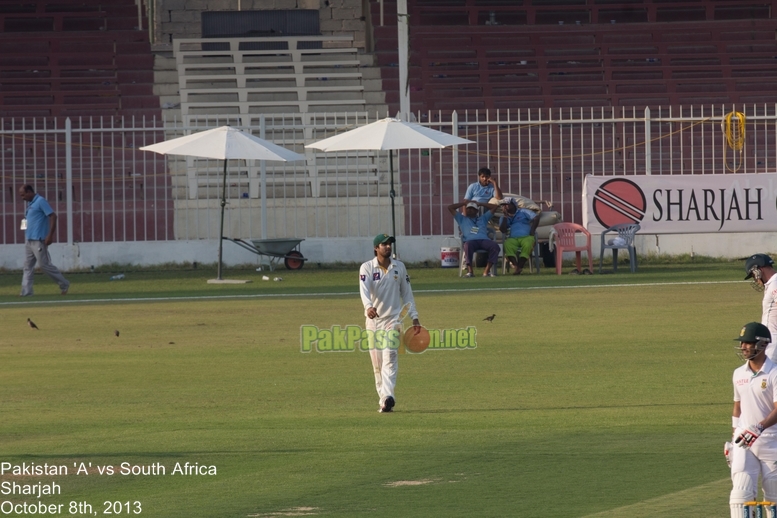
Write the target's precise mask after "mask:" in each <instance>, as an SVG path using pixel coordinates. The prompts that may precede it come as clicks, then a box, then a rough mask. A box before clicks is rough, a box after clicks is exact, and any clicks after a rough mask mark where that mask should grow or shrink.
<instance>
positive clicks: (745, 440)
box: [734, 423, 764, 448]
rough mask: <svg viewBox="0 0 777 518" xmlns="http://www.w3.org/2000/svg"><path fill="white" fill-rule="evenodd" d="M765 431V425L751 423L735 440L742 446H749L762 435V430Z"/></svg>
mask: <svg viewBox="0 0 777 518" xmlns="http://www.w3.org/2000/svg"><path fill="white" fill-rule="evenodd" d="M763 431H764V427H763V426H762V425H761V424H760V423H758V424H756V425H749V426H748V427H747V429H745V431H743V432H742V433H741V434H739V437H737V439H736V440H735V441H734V442H735V443H736V444H737V445H738V446H739V447H740V448H749V447H751V446H752V445H753V443H754V442H755V440H756V439H758V437H760V435H761V432H763Z"/></svg>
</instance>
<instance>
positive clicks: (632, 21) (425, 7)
mask: <svg viewBox="0 0 777 518" xmlns="http://www.w3.org/2000/svg"><path fill="white" fill-rule="evenodd" d="M410 4H411V5H410V6H409V9H410V13H409V14H410V16H409V20H410V23H411V26H410V65H409V76H410V85H411V86H410V89H411V92H412V94H411V102H412V108H413V110H414V111H418V110H421V111H427V110H452V109H454V108H455V109H458V110H462V109H505V108H511V109H515V108H539V107H545V108H552V107H559V108H563V107H571V106H574V107H580V106H583V107H586V106H592V107H597V106H638V107H644V106H668V105H674V106H679V105H690V104H695V105H699V104H715V103H745V102H747V103H751V102H775V101H777V92H776V90H775V87H776V86H777V61H776V60H777V43H775V41H774V21H773V18H772V12H771V9H770V8H769V6H768V5H766V4H754V5H744V4H743V3H742V2H733V1H730V0H729V1H718V0H708V1H705V2H691V1H677V2H672V3H671V4H670V3H667V2H659V1H657V0H654V1H644V2H593V1H590V0H589V1H584V0H580V1H574V2H573V1H566V0H550V1H543V2H528V1H525V2H521V1H519V2H510V3H509V5H507V4H508V3H506V2H488V3H485V2H480V1H476V0H462V1H459V2H443V1H435V0H425V1H423V2H417V3H416V2H412V3H410ZM503 4H504V5H503ZM371 5H372V17H373V20H377V19H379V16H380V14H379V10H380V8H381V3H380V2H373V3H372V4H371ZM382 8H383V10H384V13H383V16H384V18H383V19H384V25H383V26H376V27H374V29H373V30H374V34H375V40H376V55H377V60H378V63H379V64H380V65H381V66H382V73H383V77H384V88H385V89H386V92H387V102H388V103H389V104H390V106H391V110H392V111H393V110H395V109H397V108H398V106H399V99H398V94H397V93H396V92H397V91H398V68H397V53H396V48H397V40H396V3H395V2H392V1H385V2H382ZM391 13H393V15H392V14H391Z"/></svg>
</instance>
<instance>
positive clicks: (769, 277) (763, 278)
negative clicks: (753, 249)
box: [745, 254, 777, 361]
mask: <svg viewBox="0 0 777 518" xmlns="http://www.w3.org/2000/svg"><path fill="white" fill-rule="evenodd" d="M745 271H746V272H747V277H745V280H748V279H750V283H751V285H752V286H753V289H754V290H755V291H758V292H761V291H763V292H764V298H763V303H762V309H761V323H762V324H763V325H765V326H766V327H768V328H769V332H770V333H771V334H772V336H775V337H777V275H774V261H773V260H772V258H771V257H769V256H768V255H766V254H753V255H751V256H750V257H748V258H747V262H746V263H745ZM776 341H777V340H776ZM766 356H767V357H769V358H770V359H772V360H773V361H774V360H775V344H774V343H771V344H769V347H767V348H766Z"/></svg>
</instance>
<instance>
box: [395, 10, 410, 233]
mask: <svg viewBox="0 0 777 518" xmlns="http://www.w3.org/2000/svg"><path fill="white" fill-rule="evenodd" d="M397 40H398V41H397V46H398V47H399V48H398V52H399V113H400V114H399V117H398V118H399V119H401V120H403V121H405V122H408V121H409V120H410V119H409V116H410V79H409V78H408V64H409V55H410V53H409V52H408V48H409V46H410V43H409V38H408V15H407V0H397ZM394 237H396V236H394Z"/></svg>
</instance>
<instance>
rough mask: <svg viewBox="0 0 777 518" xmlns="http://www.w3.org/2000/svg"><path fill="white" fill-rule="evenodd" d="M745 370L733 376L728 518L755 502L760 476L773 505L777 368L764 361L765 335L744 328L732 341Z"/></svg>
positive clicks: (776, 497)
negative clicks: (729, 511) (749, 503)
mask: <svg viewBox="0 0 777 518" xmlns="http://www.w3.org/2000/svg"><path fill="white" fill-rule="evenodd" d="M734 340H736V341H737V342H739V344H738V345H737V346H735V348H736V349H737V352H738V354H739V356H740V357H741V358H742V359H743V360H745V364H744V365H742V366H741V367H739V368H737V369H736V370H735V371H734V376H733V383H734V410H733V412H732V417H731V424H732V426H733V428H734V434H733V438H732V441H733V445H732V444H730V443H726V449H725V452H726V456H727V458H728V459H727V460H728V461H729V463H730V465H731V482H732V485H733V488H732V489H731V496H730V498H729V506H730V507H731V518H741V517H742V516H744V506H745V503H746V502H750V501H753V500H755V499H756V494H757V492H758V477H759V475H760V476H761V485H762V486H763V490H764V495H765V498H766V500H768V501H771V502H774V501H777V427H775V426H774V424H775V423H777V407H775V402H777V367H775V364H774V363H772V361H771V360H770V359H769V358H767V356H766V347H767V346H768V345H769V343H771V333H769V329H767V328H766V326H764V325H763V324H760V323H758V322H750V323H749V324H746V325H745V326H744V327H743V328H742V330H741V331H740V332H739V336H738V337H737V338H735V339H734Z"/></svg>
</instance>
